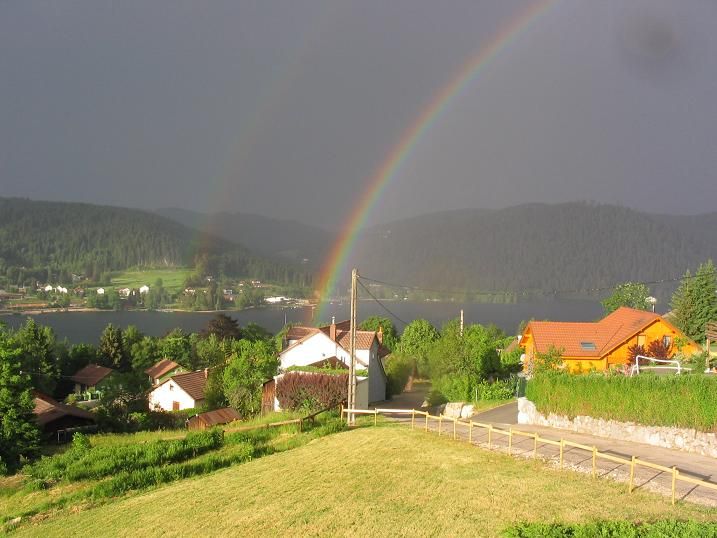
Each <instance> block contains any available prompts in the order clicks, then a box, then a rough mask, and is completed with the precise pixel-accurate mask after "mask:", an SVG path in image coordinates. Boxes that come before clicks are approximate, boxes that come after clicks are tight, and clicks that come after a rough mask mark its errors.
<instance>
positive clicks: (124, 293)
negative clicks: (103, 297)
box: [117, 288, 132, 297]
mask: <svg viewBox="0 0 717 538" xmlns="http://www.w3.org/2000/svg"><path fill="white" fill-rule="evenodd" d="M131 291H132V290H131V289H129V288H121V289H119V290H117V293H119V296H120V297H129V294H130V292H131Z"/></svg>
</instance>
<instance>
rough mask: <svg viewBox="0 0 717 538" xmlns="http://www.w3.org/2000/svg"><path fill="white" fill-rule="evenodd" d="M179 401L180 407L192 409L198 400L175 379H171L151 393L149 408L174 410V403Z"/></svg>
mask: <svg viewBox="0 0 717 538" xmlns="http://www.w3.org/2000/svg"><path fill="white" fill-rule="evenodd" d="M173 402H179V409H180V410H182V409H192V408H194V407H196V402H195V401H194V398H192V397H191V396H190V395H189V394H187V393H186V392H184V390H182V389H181V388H180V387H179V385H177V384H176V383H175V382H174V380H172V379H170V380H169V381H167V382H166V383H164V384H163V385H160V386H159V387H157V388H156V389H154V390H153V391H152V392H150V393H149V408H150V409H163V410H164V411H172V403H173Z"/></svg>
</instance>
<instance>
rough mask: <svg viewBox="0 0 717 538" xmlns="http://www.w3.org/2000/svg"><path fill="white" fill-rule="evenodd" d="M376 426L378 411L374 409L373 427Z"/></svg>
mask: <svg viewBox="0 0 717 538" xmlns="http://www.w3.org/2000/svg"><path fill="white" fill-rule="evenodd" d="M376 424H378V410H377V409H374V410H373V425H374V426H376Z"/></svg>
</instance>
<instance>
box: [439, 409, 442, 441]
mask: <svg viewBox="0 0 717 538" xmlns="http://www.w3.org/2000/svg"><path fill="white" fill-rule="evenodd" d="M441 426H443V413H440V414H439V415H438V437H440V436H441Z"/></svg>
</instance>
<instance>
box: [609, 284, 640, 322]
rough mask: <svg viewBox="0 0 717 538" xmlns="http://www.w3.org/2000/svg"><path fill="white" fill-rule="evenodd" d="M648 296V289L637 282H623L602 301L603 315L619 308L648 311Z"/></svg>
mask: <svg viewBox="0 0 717 538" xmlns="http://www.w3.org/2000/svg"><path fill="white" fill-rule="evenodd" d="M649 296H650V290H649V288H648V287H647V286H646V285H645V284H642V283H639V282H625V283H623V284H620V285H619V286H617V287H616V288H615V291H614V292H613V293H612V295H610V297H607V298H606V299H604V300H603V301H602V307H603V309H604V310H605V314H610V313H611V312H614V311H615V310H617V309H618V308H620V307H621V306H628V307H630V308H636V309H637V310H649V309H650V308H651V305H650V303H648V302H647V298H648V297H649Z"/></svg>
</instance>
